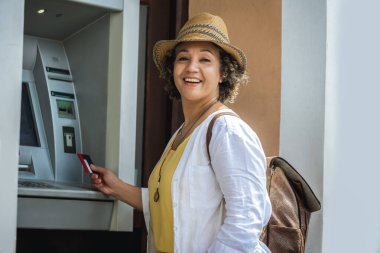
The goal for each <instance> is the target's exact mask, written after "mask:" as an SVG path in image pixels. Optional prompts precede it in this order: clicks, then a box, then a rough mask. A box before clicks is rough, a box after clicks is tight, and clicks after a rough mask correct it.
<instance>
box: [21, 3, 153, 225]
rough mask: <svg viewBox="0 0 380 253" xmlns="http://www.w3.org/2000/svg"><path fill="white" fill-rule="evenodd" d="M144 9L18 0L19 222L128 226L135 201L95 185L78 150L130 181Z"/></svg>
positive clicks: (136, 142) (133, 179)
mask: <svg viewBox="0 0 380 253" xmlns="http://www.w3.org/2000/svg"><path fill="white" fill-rule="evenodd" d="M40 9H43V10H46V12H45V14H41V15H40V14H38V12H37V10H40ZM140 10H143V11H142V12H140ZM146 13H147V11H146V8H141V7H140V2H139V1H138V0H131V1H129V0H128V1H123V0H112V1H110V0H101V1H95V0H76V1H71V0H60V1H51V0H28V1H25V16H24V45H23V71H22V111H21V123H20V126H21V127H20V146H19V166H18V175H19V176H18V178H19V187H18V205H17V227H18V228H21V229H23V228H33V229H60V230H66V229H70V230H71V229H74V230H112V231H132V230H133V212H134V210H133V208H132V207H131V206H128V205H127V204H125V203H123V202H120V201H118V200H115V199H112V198H110V197H107V196H105V195H104V194H102V193H101V192H99V191H97V190H95V189H93V188H92V187H91V185H90V179H89V175H88V174H86V173H85V172H84V169H83V167H82V164H81V162H80V160H79V159H78V157H77V154H78V153H88V154H89V155H90V156H91V158H92V160H93V162H94V163H95V164H97V165H101V166H106V167H107V168H109V169H111V170H113V171H114V173H115V174H116V175H117V176H118V177H119V178H120V179H122V180H123V181H125V182H128V183H131V184H135V185H138V176H137V175H138V173H139V171H140V168H139V166H140V164H141V163H140V162H139V161H141V151H139V152H136V150H137V146H139V147H141V143H142V134H137V129H141V128H142V124H143V123H142V115H143V114H140V115H138V114H137V109H138V108H143V101H144V99H143V96H142V95H138V94H143V87H144V85H141V84H139V85H138V73H137V68H136V65H135V64H133V65H132V64H130V62H134V63H137V62H139V71H140V70H142V69H144V66H145V64H144V62H143V61H141V62H140V60H141V59H145V56H142V57H138V54H139V53H141V51H140V50H141V49H142V48H144V47H139V41H140V40H141V41H145V39H144V38H143V37H141V36H144V32H143V31H144V29H143V30H141V32H139V26H140V25H141V24H144V22H145V20H146V17H147V15H146ZM141 76H144V75H143V74H141ZM141 79H143V78H141ZM139 87H140V88H139ZM138 89H141V90H140V91H139V92H137V91H138ZM140 132H141V131H140ZM138 159H139V160H138Z"/></svg>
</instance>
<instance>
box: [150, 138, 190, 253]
mask: <svg viewBox="0 0 380 253" xmlns="http://www.w3.org/2000/svg"><path fill="white" fill-rule="evenodd" d="M189 137H190V136H188V137H186V139H185V140H184V141H183V142H182V143H181V144H180V145H179V146H178V147H177V149H176V150H173V149H171V148H169V150H168V151H166V152H165V154H164V155H163V156H162V157H161V159H160V161H159V162H158V163H157V164H156V166H155V167H154V170H153V172H152V174H151V175H150V177H149V182H148V190H149V207H150V217H151V224H152V230H153V234H154V236H153V237H154V243H155V247H156V251H158V252H174V232H173V207H172V192H171V186H172V178H173V174H174V171H175V169H176V168H177V165H178V163H179V160H180V159H181V156H182V153H183V151H184V150H185V147H186V145H187V142H188V141H189ZM162 163H164V164H162ZM160 169H161V181H160V186H159V190H158V191H159V194H160V198H159V200H158V201H157V202H155V201H154V194H155V193H156V190H157V182H158V178H159V174H160Z"/></svg>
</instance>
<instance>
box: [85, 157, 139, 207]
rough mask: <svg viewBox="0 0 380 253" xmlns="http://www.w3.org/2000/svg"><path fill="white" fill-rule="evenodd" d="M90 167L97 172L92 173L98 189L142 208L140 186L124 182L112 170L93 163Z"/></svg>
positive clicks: (94, 183)
mask: <svg viewBox="0 0 380 253" xmlns="http://www.w3.org/2000/svg"><path fill="white" fill-rule="evenodd" d="M90 167H91V169H92V170H93V171H94V172H95V173H93V174H92V175H91V183H92V185H93V186H94V187H95V188H96V189H98V190H99V191H101V192H103V193H104V194H107V195H110V196H112V197H114V198H116V199H118V200H120V201H123V202H125V203H127V204H128V205H131V206H132V207H134V208H136V209H138V210H142V208H143V205H142V197H141V188H140V187H137V186H134V185H130V184H127V183H125V182H123V181H122V180H120V179H119V178H118V177H117V176H116V175H115V173H113V172H112V171H111V170H108V169H106V168H103V167H100V166H95V165H93V164H91V165H90Z"/></svg>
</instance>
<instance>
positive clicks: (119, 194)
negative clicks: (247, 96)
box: [92, 13, 271, 253]
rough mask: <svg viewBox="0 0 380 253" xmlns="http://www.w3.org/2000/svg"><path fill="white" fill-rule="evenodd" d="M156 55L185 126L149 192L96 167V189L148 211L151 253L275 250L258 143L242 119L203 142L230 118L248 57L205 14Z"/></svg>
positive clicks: (156, 170) (233, 119) (157, 170)
mask: <svg viewBox="0 0 380 253" xmlns="http://www.w3.org/2000/svg"><path fill="white" fill-rule="evenodd" d="M153 51H154V61H155V63H156V66H157V67H158V69H159V71H160V74H161V76H162V77H163V78H164V79H165V80H166V81H167V86H166V90H167V91H168V92H169V95H170V96H171V97H172V98H173V99H180V101H181V103H182V107H183V113H184V117H185V122H184V123H183V125H182V126H181V128H180V129H179V130H178V131H177V132H176V133H175V134H174V135H173V137H172V139H171V140H170V141H169V144H168V146H167V148H166V150H165V151H164V153H163V155H162V157H161V159H160V161H159V162H158V163H157V165H156V167H155V168H154V170H153V172H152V174H151V176H150V178H149V183H148V189H144V188H139V187H135V186H132V185H128V184H126V183H124V182H122V181H120V180H119V179H118V178H117V177H116V176H115V175H114V174H113V173H112V172H110V171H109V170H107V169H104V168H101V167H97V166H93V165H92V169H93V170H94V171H95V172H97V173H98V174H93V175H92V182H93V184H94V186H95V187H97V188H98V189H99V190H100V191H102V192H104V193H105V194H108V195H111V196H113V197H115V198H117V199H119V200H121V201H124V202H126V203H127V204H129V205H131V206H133V207H135V208H137V209H140V210H143V212H144V216H145V221H146V225H147V228H148V231H149V233H148V237H149V238H148V251H149V252H181V253H186V252H218V253H219V252H270V251H269V249H267V248H266V246H265V245H264V244H262V243H261V242H260V241H259V237H260V235H261V231H262V228H263V227H264V226H265V224H266V223H267V222H268V220H269V217H270V214H271V206H270V202H269V198H268V195H267V191H266V175H265V171H266V162H265V155H264V152H263V150H262V147H261V144H260V141H259V139H258V137H257V136H256V134H255V133H254V132H253V131H252V129H251V128H250V127H249V126H248V125H247V124H246V123H245V122H243V121H242V120H241V119H239V118H238V117H235V116H226V115H223V116H221V117H219V118H218V119H217V120H216V122H215V125H214V127H213V129H212V139H211V142H210V144H209V147H207V144H206V132H207V128H208V123H209V122H210V120H211V119H212V118H213V117H214V116H215V115H216V114H218V113H220V112H231V110H230V109H228V108H227V107H226V106H225V105H224V104H223V102H225V101H232V100H233V99H234V98H235V96H236V95H237V89H238V86H239V84H240V83H244V82H245V80H246V75H245V68H246V58H245V55H244V53H243V52H242V51H241V50H240V49H238V48H236V47H235V46H233V45H231V44H230V43H229V40H228V34H227V28H226V26H225V24H224V22H223V20H222V19H221V18H220V17H218V16H214V15H211V14H208V13H202V14H199V15H197V16H195V17H193V18H192V19H190V20H189V21H188V22H187V23H186V24H185V25H184V27H183V28H182V29H181V31H180V32H179V35H178V37H177V39H176V40H169V41H168V40H167V41H159V42H158V43H156V45H155V47H154V49H153ZM207 149H209V152H210V158H209V157H208V155H207ZM210 159H211V161H210Z"/></svg>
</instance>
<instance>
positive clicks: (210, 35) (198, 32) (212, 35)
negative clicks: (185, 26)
mask: <svg viewBox="0 0 380 253" xmlns="http://www.w3.org/2000/svg"><path fill="white" fill-rule="evenodd" d="M189 34H203V35H206V36H208V37H211V38H212V39H213V40H214V41H217V42H220V43H226V41H223V40H222V39H221V38H220V37H218V36H217V35H215V34H213V33H211V32H207V31H204V30H191V31H188V32H185V33H182V34H181V35H180V36H178V38H177V39H176V40H177V41H180V40H182V39H183V38H184V37H185V36H187V35H189ZM190 40H191V39H190ZM192 40H197V39H196V38H194V39H192ZM227 43H228V41H227Z"/></svg>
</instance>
